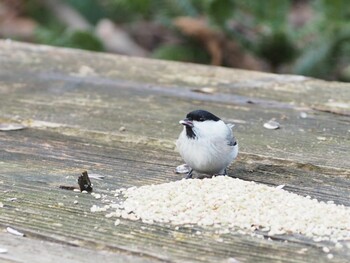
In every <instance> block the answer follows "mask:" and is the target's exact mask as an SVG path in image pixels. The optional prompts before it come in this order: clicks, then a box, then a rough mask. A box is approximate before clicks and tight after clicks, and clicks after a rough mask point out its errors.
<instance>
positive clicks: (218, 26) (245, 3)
mask: <svg viewBox="0 0 350 263" xmlns="http://www.w3.org/2000/svg"><path fill="white" fill-rule="evenodd" d="M62 1H65V2H66V3H68V4H70V5H71V6H72V7H73V8H74V9H76V10H78V11H79V13H80V14H81V15H83V16H84V17H85V19H86V20H87V21H88V22H89V23H91V24H92V25H95V24H96V23H97V22H98V21H99V20H100V19H102V18H109V19H111V20H112V21H114V22H115V23H118V24H119V25H121V26H124V27H125V28H127V26H128V25H133V24H135V23H137V22H140V21H147V22H154V23H157V24H161V25H163V26H164V27H165V28H167V29H168V30H169V31H170V32H172V34H173V35H175V36H176V37H177V38H178V39H179V41H175V42H174V43H169V42H167V41H164V42H163V43H161V44H160V45H157V46H154V47H153V49H152V50H150V51H151V52H153V57H155V58H161V59H170V60H178V61H190V62H197V63H210V57H209V55H208V53H207V51H205V50H203V45H201V44H199V45H198V44H197V45H196V43H195V41H194V39H190V38H189V37H188V36H184V35H182V34H181V33H180V32H178V31H177V30H176V28H175V27H174V25H173V23H172V21H173V19H174V18H176V17H179V16H189V17H197V18H205V19H206V21H207V22H208V26H209V27H210V28H212V29H215V30H217V31H219V32H221V33H222V34H223V35H224V36H225V38H226V39H233V40H235V41H236V42H237V43H238V44H239V45H240V46H241V47H242V48H243V49H244V50H245V51H247V52H250V53H251V54H253V55H254V56H255V57H257V58H259V59H262V60H264V61H265V62H267V63H268V64H269V65H270V67H271V70H272V71H275V72H281V71H283V72H288V73H297V74H302V75H308V76H314V77H319V78H324V79H341V80H346V81H349V80H350V77H349V66H350V19H349V18H350V8H349V1H348V0H309V1H307V0H304V1H303V0H267V1H257V0H176V1H175V0H62ZM300 3H302V4H304V5H307V6H309V7H310V6H311V8H310V10H311V15H310V19H309V20H308V21H307V22H306V23H304V24H303V25H301V26H295V25H294V26H293V25H292V24H291V23H290V20H289V16H290V14H291V9H292V7H293V5H295V4H300ZM25 12H26V14H27V15H28V16H30V17H32V18H33V19H35V20H36V21H37V22H39V24H40V27H39V29H38V30H37V41H38V42H41V43H46V44H52V45H59V46H68V47H77V48H84V49H89V50H99V51H100V50H103V46H102V44H101V42H100V41H99V40H98V39H97V38H96V37H95V36H94V35H93V32H89V31H87V32H81V31H79V32H72V31H70V30H67V29H65V28H64V26H63V25H62V24H61V23H60V22H59V21H57V20H56V19H55V18H54V16H52V14H50V12H49V11H48V10H47V9H46V8H45V6H44V5H43V4H42V0H26V1H25ZM141 45H142V43H141ZM224 55H225V54H224Z"/></svg>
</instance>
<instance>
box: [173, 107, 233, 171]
mask: <svg viewBox="0 0 350 263" xmlns="http://www.w3.org/2000/svg"><path fill="white" fill-rule="evenodd" d="M180 124H182V125H184V128H183V131H182V132H181V133H180V136H179V138H178V140H177V141H176V147H177V149H178V151H179V152H180V155H181V157H182V158H183V159H184V161H185V162H186V164H187V165H188V166H189V169H188V173H187V177H186V178H192V172H193V170H194V171H197V172H199V173H204V174H209V175H226V168H227V166H228V165H229V164H230V163H231V162H232V161H233V160H234V159H235V158H236V157H237V154H238V144H237V141H236V139H235V137H234V136H233V133H232V127H233V125H232V124H225V123H224V122H223V121H222V120H221V119H220V118H219V117H217V116H215V115H214V114H212V113H210V112H208V111H205V110H195V111H192V112H190V113H188V114H187V116H186V118H185V119H184V120H181V121H180Z"/></svg>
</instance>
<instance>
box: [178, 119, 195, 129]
mask: <svg viewBox="0 0 350 263" xmlns="http://www.w3.org/2000/svg"><path fill="white" fill-rule="evenodd" d="M179 123H180V124H182V125H185V126H187V127H190V128H193V122H192V121H190V120H189V119H184V120H181V121H179Z"/></svg>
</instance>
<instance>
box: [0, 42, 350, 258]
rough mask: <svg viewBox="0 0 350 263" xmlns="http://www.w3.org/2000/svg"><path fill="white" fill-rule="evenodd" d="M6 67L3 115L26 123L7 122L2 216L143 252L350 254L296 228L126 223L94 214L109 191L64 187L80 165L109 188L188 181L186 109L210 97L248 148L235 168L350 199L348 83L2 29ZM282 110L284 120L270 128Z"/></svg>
mask: <svg viewBox="0 0 350 263" xmlns="http://www.w3.org/2000/svg"><path fill="white" fill-rule="evenodd" d="M0 65H1V67H0V123H1V122H20V123H23V124H25V125H27V126H28V128H27V129H24V130H20V131H12V132H1V133H0V145H1V148H0V192H1V193H2V194H1V195H0V202H2V203H3V204H4V207H3V208H0V224H1V225H2V226H7V225H10V226H12V227H15V228H18V229H20V230H21V231H23V232H25V233H26V234H27V237H26V238H27V239H38V240H44V243H43V247H44V246H45V245H44V244H45V242H59V243H63V244H65V245H72V246H77V247H78V248H77V249H79V248H81V249H83V248H89V249H92V250H94V251H95V250H96V251H100V252H103V251H108V253H116V255H123V256H125V257H126V259H129V258H128V257H127V256H130V257H135V260H140V258H141V260H142V259H143V260H144V261H145V262H148V261H171V262H230V260H231V261H232V258H234V259H236V260H238V261H240V262H272V261H277V262H328V261H329V259H327V257H326V256H327V254H326V253H324V252H322V246H325V245H326V246H329V247H330V248H331V251H332V254H334V258H333V259H332V262H346V261H347V260H348V258H349V257H350V249H349V248H347V247H346V246H344V247H343V248H341V249H338V248H335V247H334V246H332V245H331V244H327V243H326V244H325V243H318V242H314V241H312V240H308V239H306V238H304V237H301V236H295V235H284V236H278V237H275V238H273V240H268V239H257V238H254V237H250V236H246V235H241V234H238V233H237V232H233V233H229V234H221V235H218V234H216V233H215V232H214V231H213V230H212V229H203V228H200V227H196V226H193V227H185V226H184V227H181V228H180V229H179V230H175V228H174V227H173V226H171V225H163V224H154V225H147V224H144V223H142V222H138V221H136V222H134V221H128V220H122V222H121V225H119V226H117V227H116V226H114V219H111V218H105V217H104V215H103V214H100V213H91V212H90V207H91V206H92V205H93V204H98V203H99V202H100V201H99V200H96V199H95V198H94V197H93V196H91V195H88V194H86V195H84V194H80V193H75V192H70V191H65V190H61V189H59V188H58V186H59V185H61V184H68V185H69V184H75V183H76V179H77V177H78V176H79V175H80V173H81V172H82V171H83V170H87V171H88V172H89V173H97V174H101V175H105V179H104V180H101V181H96V180H95V181H93V184H94V190H95V191H96V192H98V193H103V194H110V190H114V189H117V188H120V187H130V186H141V185H146V184H156V183H163V182H170V181H175V180H179V179H181V178H182V176H181V175H175V174H174V173H173V170H174V168H175V167H176V166H177V165H179V164H181V163H182V160H181V158H180V157H179V155H178V153H177V152H176V151H175V150H174V148H175V147H174V141H175V140H176V138H177V136H178V134H179V132H180V131H181V127H180V125H179V124H178V121H179V120H180V119H181V118H183V116H184V115H185V114H186V113H187V112H188V111H190V110H192V109H196V108H205V109H207V110H209V111H212V112H214V113H215V114H217V115H219V116H220V117H222V118H223V119H224V120H225V121H227V122H233V123H236V127H235V131H236V137H237V138H238V141H239V144H240V147H241V153H240V156H239V158H238V160H237V162H236V163H235V164H233V165H232V166H231V167H230V169H229V175H231V176H235V177H238V178H241V179H244V180H254V181H257V182H259V183H263V184H268V185H280V184H285V185H286V187H285V189H286V190H288V191H291V192H295V193H298V194H301V195H310V196H311V197H314V198H317V199H319V200H324V201H328V200H333V201H335V202H336V203H338V204H344V205H346V206H350V201H349V200H350V198H349V197H350V161H349V150H350V140H349V139H350V130H349V127H350V125H349V124H350V114H349V111H350V110H349V109H350V105H349V101H350V86H349V84H344V83H336V82H324V81H320V80H315V79H310V78H305V77H301V76H284V75H273V74H266V73H259V72H249V71H242V70H233V69H225V68H219V67H207V66H199V65H192V64H181V63H170V62H163V61H157V60H147V59H141V58H129V57H123V56H115V55H113V56H112V55H106V54H99V53H90V52H83V51H77V50H70V49H62V48H51V47H46V46H36V45H28V44H20V43H16V42H11V43H9V42H6V41H0ZM201 87H210V88H213V89H214V90H215V92H214V93H213V94H204V93H199V92H196V91H195V90H196V89H198V88H201ZM301 113H303V114H304V113H306V114H307V118H302V117H301V116H303V117H305V116H304V115H305V114H304V115H301ZM272 118H275V119H276V120H277V121H278V122H280V124H281V129H278V130H273V131H272V130H267V129H265V128H263V123H264V122H266V121H268V120H270V119H272ZM121 127H125V130H124V131H121V130H120V128H121ZM76 196H78V197H76ZM11 198H17V199H16V200H14V201H10V200H11ZM74 200H78V204H74ZM197 231H200V232H201V233H202V234H201V235H196V232H197ZM19 246H20V244H19ZM38 246H40V245H39V244H38ZM304 248H306V249H307V250H306V251H305V250H303V249H304ZM23 249H24V248H23ZM52 249H53V251H59V250H55V248H52ZM67 253H70V252H67ZM71 253H78V254H79V251H77V250H74V252H71ZM38 257H39V258H40V256H38ZM230 258H231V259H230ZM0 259H6V257H4V256H2V255H1V254H0Z"/></svg>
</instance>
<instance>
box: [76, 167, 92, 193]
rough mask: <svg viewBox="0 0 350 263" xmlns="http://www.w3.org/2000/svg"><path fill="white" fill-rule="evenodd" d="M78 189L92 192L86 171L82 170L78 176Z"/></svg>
mask: <svg viewBox="0 0 350 263" xmlns="http://www.w3.org/2000/svg"><path fill="white" fill-rule="evenodd" d="M78 184H79V187H80V191H81V192H83V191H87V192H92V184H91V181H90V178H89V175H88V173H87V171H84V172H83V173H82V174H81V175H80V176H79V178H78Z"/></svg>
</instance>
